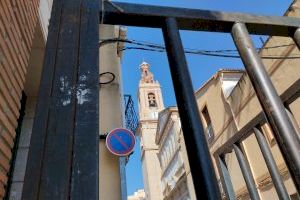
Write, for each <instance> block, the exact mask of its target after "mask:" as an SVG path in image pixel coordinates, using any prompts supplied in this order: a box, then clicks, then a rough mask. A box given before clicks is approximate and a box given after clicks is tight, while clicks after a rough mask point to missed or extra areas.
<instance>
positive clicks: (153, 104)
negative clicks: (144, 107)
mask: <svg viewBox="0 0 300 200" xmlns="http://www.w3.org/2000/svg"><path fill="white" fill-rule="evenodd" d="M148 102H149V107H157V103H156V99H155V95H154V94H153V93H149V94H148Z"/></svg>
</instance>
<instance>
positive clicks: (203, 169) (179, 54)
mask: <svg viewBox="0 0 300 200" xmlns="http://www.w3.org/2000/svg"><path fill="white" fill-rule="evenodd" d="M163 35H164V40H165V44H166V49H167V55H168V59H169V64H170V71H171V75H172V80H173V84H174V88H175V95H176V100H177V104H178V108H179V115H180V119H181V123H182V129H183V135H184V139H185V142H186V148H187V153H188V158H189V161H190V168H191V173H192V177H193V182H194V187H195V191H196V196H197V199H210V200H216V199H220V193H219V188H218V184H217V180H216V176H215V172H214V168H213V165H212V161H211V156H210V152H209V149H208V146H207V143H206V138H205V135H204V132H203V126H202V124H201V120H200V115H199V111H198V106H197V103H196V100H195V95H194V90H193V86H192V81H191V77H190V74H189V71H188V67H187V63H186V58H185V55H184V50H183V46H182V43H181V38H180V34H179V30H178V26H177V22H176V19H174V18H166V19H165V21H164V24H163Z"/></svg>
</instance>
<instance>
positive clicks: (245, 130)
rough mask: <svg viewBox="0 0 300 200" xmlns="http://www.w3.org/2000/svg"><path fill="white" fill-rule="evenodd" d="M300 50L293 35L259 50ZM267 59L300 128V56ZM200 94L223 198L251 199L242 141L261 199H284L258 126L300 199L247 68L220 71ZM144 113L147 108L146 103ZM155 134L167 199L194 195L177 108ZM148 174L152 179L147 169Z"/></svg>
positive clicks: (285, 53)
mask: <svg viewBox="0 0 300 200" xmlns="http://www.w3.org/2000/svg"><path fill="white" fill-rule="evenodd" d="M299 8H300V3H299V1H294V2H293V4H292V5H291V7H290V8H289V9H288V11H287V12H286V14H285V15H286V16H291V17H300V9H299ZM299 54H300V52H299V50H298V48H297V47H296V45H295V44H294V42H293V41H292V39H290V38H285V37H270V38H269V39H268V40H267V41H266V42H265V44H264V45H263V49H262V50H260V55H261V56H264V57H268V56H272V57H274V56H277V57H283V58H285V57H289V56H292V55H299ZM263 63H264V65H265V67H266V70H267V71H268V73H269V75H270V77H271V79H272V82H273V84H274V86H275V88H276V90H277V92H278V94H279V96H280V97H281V100H282V102H283V103H284V105H285V107H286V111H287V113H288V115H289V117H290V119H291V121H292V122H293V124H294V126H295V128H296V129H298V130H300V129H299V127H300V95H299V94H300V89H299V88H300V68H299V66H300V59H274V58H272V59H263ZM195 96H196V99H197V103H198V107H199V111H200V115H201V120H202V123H203V126H204V133H205V134H206V138H207V142H208V144H209V148H210V152H211V156H212V161H213V164H214V168H215V171H216V175H217V178H218V180H219V185H220V188H221V192H222V197H223V199H226V195H225V189H226V190H229V191H230V192H231V196H230V197H231V199H245V200H246V199H247V200H248V199H250V196H249V191H248V189H247V186H246V183H245V180H244V177H243V173H242V171H241V168H240V166H239V162H238V159H237V156H236V154H235V153H236V152H235V150H234V149H233V146H234V144H237V143H239V145H240V146H239V147H240V149H241V150H242V153H243V156H244V157H245V159H246V163H248V164H249V172H250V174H251V176H252V177H253V179H254V182H255V187H256V191H257V193H258V196H259V198H260V199H263V200H270V199H272V200H276V199H279V197H278V194H277V192H276V190H275V187H274V184H273V182H272V178H271V176H270V172H269V171H268V168H267V165H266V162H265V160H264V157H263V155H262V152H261V149H260V146H259V144H258V140H257V138H256V136H255V134H254V129H253V128H254V127H255V128H257V129H258V130H260V131H261V133H262V134H263V136H264V138H265V139H266V141H267V144H268V147H269V148H270V150H271V153H272V156H273V157H274V160H275V162H276V165H277V168H278V171H279V173H280V175H281V178H282V182H283V183H284V186H285V188H286V192H287V194H288V196H289V198H290V199H292V200H299V199H300V197H299V193H297V190H296V188H295V186H294V183H293V180H292V178H291V176H290V174H289V171H288V169H287V166H286V164H285V162H284V159H283V156H282V154H281V152H280V150H279V148H278V145H277V143H276V140H275V138H274V135H273V133H272V130H271V128H270V126H269V124H268V122H267V120H266V118H265V116H264V114H263V111H262V108H261V105H260V103H259V101H258V99H257V97H256V95H255V92H254V90H253V87H252V85H251V83H250V80H249V78H248V76H247V74H246V73H245V72H244V71H243V70H231V69H221V70H219V71H218V72H216V74H215V75H214V76H212V77H211V78H210V79H209V80H208V81H207V82H206V83H205V84H204V85H203V86H201V87H200V88H199V89H198V90H197V91H196V92H195ZM140 112H143V111H142V110H141V107H140ZM153 123H155V122H153ZM299 135H300V131H299ZM155 137H156V138H155V141H156V144H157V149H158V154H157V156H158V159H159V164H160V170H161V177H160V181H158V182H157V183H161V192H162V199H195V196H194V194H195V193H194V191H193V189H194V188H193V187H192V185H193V183H192V180H191V178H190V177H189V175H190V171H189V166H188V159H187V155H186V151H185V144H184V140H183V136H182V132H181V129H180V121H179V116H178V112H177V109H176V108H175V107H170V108H167V109H164V110H162V111H161V112H160V113H159V117H158V125H157V132H156V136H155ZM145 176H146V179H147V174H145V173H144V177H145ZM221 180H223V181H221ZM225 182H226V184H225ZM298 192H299V191H298Z"/></svg>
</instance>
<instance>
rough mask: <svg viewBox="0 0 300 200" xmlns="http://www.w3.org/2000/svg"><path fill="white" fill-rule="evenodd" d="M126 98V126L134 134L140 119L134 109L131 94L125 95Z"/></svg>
mask: <svg viewBox="0 0 300 200" xmlns="http://www.w3.org/2000/svg"><path fill="white" fill-rule="evenodd" d="M124 100H125V123H126V128H127V129H129V130H131V131H132V132H133V133H134V134H135V133H136V129H137V127H138V123H139V119H138V116H137V114H136V112H135V109H134V102H133V100H132V97H131V95H124Z"/></svg>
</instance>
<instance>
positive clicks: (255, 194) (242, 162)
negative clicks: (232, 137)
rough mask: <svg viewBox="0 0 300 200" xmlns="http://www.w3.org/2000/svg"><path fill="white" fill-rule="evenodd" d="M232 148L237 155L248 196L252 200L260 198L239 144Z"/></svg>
mask: <svg viewBox="0 0 300 200" xmlns="http://www.w3.org/2000/svg"><path fill="white" fill-rule="evenodd" d="M233 149H234V152H235V155H236V157H237V160H238V162H239V165H240V168H241V171H242V174H243V177H244V179H245V182H246V186H247V189H248V192H249V195H250V198H251V199H252V200H258V199H260V197H259V195H258V192H257V188H256V185H255V181H254V178H253V175H252V172H251V169H250V166H249V163H248V161H247V160H246V158H245V156H244V154H243V152H242V150H241V148H240V146H239V145H236V144H234V145H233Z"/></svg>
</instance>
